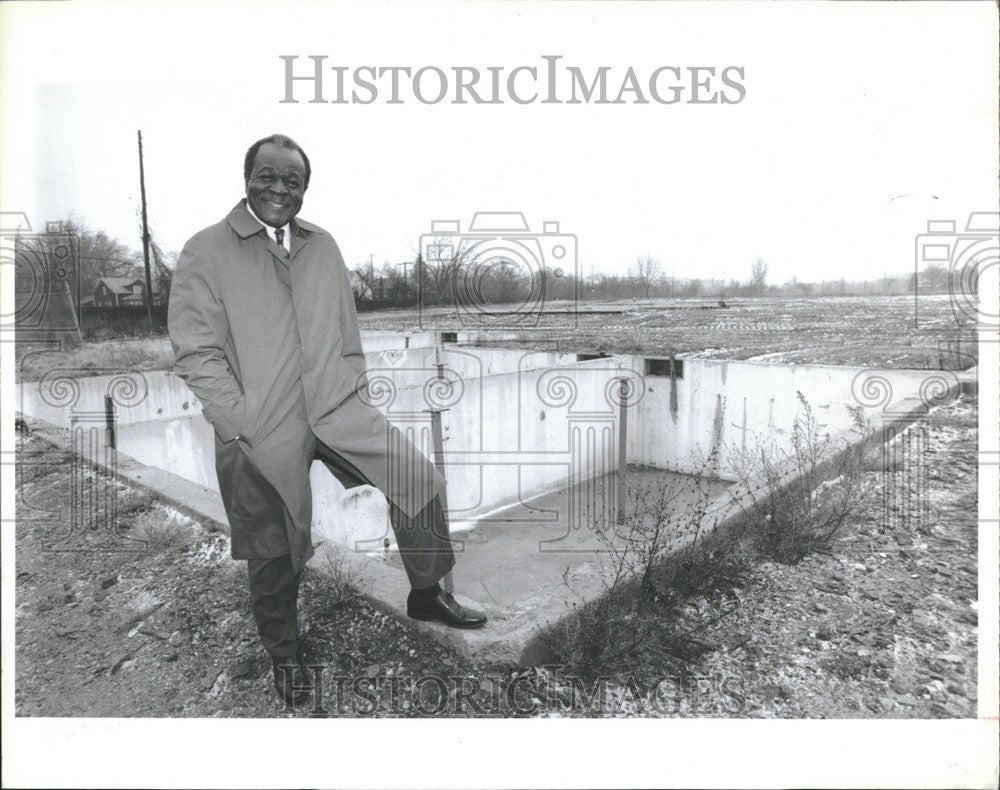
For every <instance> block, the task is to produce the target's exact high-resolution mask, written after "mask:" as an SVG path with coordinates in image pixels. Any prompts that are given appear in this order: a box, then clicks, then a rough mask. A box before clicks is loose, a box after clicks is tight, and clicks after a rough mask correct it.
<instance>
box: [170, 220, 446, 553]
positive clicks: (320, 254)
mask: <svg viewBox="0 0 1000 790" xmlns="http://www.w3.org/2000/svg"><path fill="white" fill-rule="evenodd" d="M279 267H286V268H285V269H281V268H279ZM167 326H168V331H169V333H170V341H171V344H172V346H173V350H174V355H175V364H174V372H175V373H176V374H177V375H178V376H180V377H181V378H182V379H183V380H184V381H185V382H186V383H187V385H188V387H189V388H190V389H191V391H192V392H193V393H194V394H195V396H196V397H197V398H198V400H199V401H200V402H201V404H202V408H203V414H204V416H205V418H206V419H207V420H208V421H209V422H210V423H212V425H213V427H214V429H215V433H216V461H217V463H216V468H217V470H218V471H219V485H220V488H221V489H222V495H223V501H224V502H225V503H226V509H227V514H228V515H229V520H230V528H231V530H232V545H233V557H235V558H237V559H266V558H268V557H274V556H279V555H281V554H285V553H289V551H290V552H291V554H292V561H293V565H294V566H295V567H296V569H299V568H301V567H302V565H304V564H305V562H306V560H308V559H309V557H310V556H312V553H313V547H312V540H311V535H310V526H311V523H312V491H311V488H310V485H309V467H310V465H311V462H312V450H313V448H314V446H315V444H314V442H315V439H316V438H318V439H319V440H321V441H322V442H323V443H324V444H326V445H327V446H328V447H330V448H332V449H334V450H335V451H336V452H337V453H339V454H340V455H342V456H343V457H344V458H346V459H347V460H348V461H349V462H350V463H352V464H353V465H354V466H356V467H357V468H358V469H359V470H360V471H361V472H363V473H364V475H365V476H366V477H367V478H368V479H369V480H370V481H371V482H372V483H373V484H374V485H375V486H376V487H377V488H379V489H380V490H381V491H382V492H383V493H384V494H385V495H386V497H387V499H389V501H391V502H393V503H394V504H395V505H396V506H397V507H399V508H400V509H401V510H402V511H404V512H405V513H406V514H407V515H408V516H410V517H411V518H413V517H415V516H416V515H417V513H419V511H420V510H422V509H423V508H424V506H426V505H427V504H428V503H429V502H430V501H431V500H432V499H433V498H434V496H436V495H438V494H440V493H442V492H443V491H444V490H445V481H444V478H443V477H442V475H441V474H440V473H439V472H438V471H437V470H436V469H435V468H434V465H433V464H432V463H431V461H430V460H429V459H428V458H427V457H426V456H424V455H423V454H422V453H421V452H420V451H419V450H418V449H417V448H416V447H415V446H414V445H413V444H412V443H411V442H410V441H409V440H408V439H407V438H406V437H405V436H404V435H403V434H402V433H401V432H400V431H399V430H397V429H396V428H395V427H393V426H392V425H391V424H390V423H389V422H388V421H387V420H386V418H385V417H384V416H383V415H382V413H381V412H379V411H378V410H377V409H376V408H375V407H374V406H372V405H370V404H369V403H368V402H367V401H366V399H365V398H364V397H363V396H364V384H365V357H364V353H363V351H362V348H361V335H360V332H359V329H358V321H357V314H356V312H355V306H354V295H353V293H352V291H351V287H350V279H349V274H348V271H347V267H346V266H345V264H344V260H343V258H342V257H341V254H340V250H339V248H338V247H337V243H336V242H335V241H334V239H333V237H332V236H331V235H330V234H329V233H327V232H326V231H325V230H323V229H322V228H320V227H318V226H316V225H313V224H312V223H309V222H305V221H304V220H299V219H293V220H292V221H291V253H290V255H289V257H287V258H286V257H285V256H284V250H283V249H282V248H280V247H279V246H278V245H277V244H275V243H274V242H273V241H272V240H271V239H270V238H269V237H268V235H267V234H266V232H265V230H264V227H263V226H262V225H261V224H260V223H259V222H257V220H255V219H254V218H253V217H252V216H250V213H249V212H248V211H247V208H246V203H245V201H241V202H240V203H238V204H237V205H236V206H235V207H234V208H233V210H232V211H231V212H230V213H229V215H228V216H227V217H226V218H225V219H224V220H223V221H221V222H219V223H217V224H215V225H212V226H211V227H208V228H206V229H205V230H203V231H201V232H199V233H197V234H195V236H193V237H192V238H191V239H190V240H189V241H188V243H187V244H186V245H185V246H184V249H183V250H182V252H181V255H180V259H179V260H178V263H177V268H176V271H175V272H174V276H173V282H172V285H171V290H170V303H169V307H168V318H167ZM359 388H360V390H361V393H360V394H359V393H358V392H357V391H358V390H359ZM313 434H315V437H314V436H313ZM236 436H240V437H241V438H240V439H239V440H237V439H236V438H235V437H236ZM236 447H238V448H239V450H240V453H239V454H235V448H236ZM258 474H259V475H260V476H262V477H263V478H264V479H265V480H266V481H267V483H269V484H270V485H271V486H273V489H274V491H275V492H276V493H277V494H278V496H279V497H280V500H281V504H280V506H279V505H278V503H274V502H272V503H271V508H270V509H271V511H273V512H272V513H271V514H270V515H269V514H268V513H267V512H266V510H267V508H264V507H263V503H260V502H257V501H255V497H254V496H252V495H247V496H244V497H241V483H243V482H244V481H246V480H247V479H248V477H253V476H256V475H258ZM250 487H252V485H250V484H248V485H247V488H250ZM256 499H259V497H256ZM279 511H283V518H276V517H274V514H275V513H277V512H279Z"/></svg>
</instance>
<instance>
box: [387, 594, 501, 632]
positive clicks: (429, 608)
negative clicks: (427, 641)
mask: <svg viewBox="0 0 1000 790" xmlns="http://www.w3.org/2000/svg"><path fill="white" fill-rule="evenodd" d="M406 613H407V614H408V615H409V616H410V617H412V618H413V619H414V620H427V621H432V622H438V623H444V624H445V625H450V626H451V627H452V628H480V627H481V626H483V625H485V624H486V615H485V614H483V613H482V612H477V611H476V610H475V609H466V608H465V607H464V606H462V604H460V603H459V602H458V601H456V600H455V596H453V595H452V594H451V593H450V592H447V591H446V590H442V591H441V592H439V593H437V594H436V595H434V596H432V597H426V598H425V597H423V596H417V595H414V594H413V593H410V596H409V597H408V598H407V599H406Z"/></svg>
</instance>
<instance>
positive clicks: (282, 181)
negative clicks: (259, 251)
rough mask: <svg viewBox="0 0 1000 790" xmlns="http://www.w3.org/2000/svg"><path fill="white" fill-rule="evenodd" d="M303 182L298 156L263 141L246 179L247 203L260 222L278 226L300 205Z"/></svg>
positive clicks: (304, 175) (303, 168) (296, 210)
mask: <svg viewBox="0 0 1000 790" xmlns="http://www.w3.org/2000/svg"><path fill="white" fill-rule="evenodd" d="M305 184H306V164H305V162H304V161H303V159H302V155H301V154H300V153H299V152H298V151H295V150H293V149H291V148H282V147H279V146H276V145H274V144H273V143H264V145H262V146H261V147H260V150H259V151H257V158H256V159H254V163H253V168H252V169H251V170H250V178H249V179H248V180H247V202H248V203H249V204H250V207H251V208H252V209H253V210H254V213H255V214H256V215H257V216H258V217H260V218H261V219H262V220H264V222H266V223H267V224H268V225H270V226H271V227H273V228H280V227H282V226H284V225H285V224H286V223H287V222H288V221H289V220H290V219H291V218H292V217H294V216H295V215H296V214H298V213H299V210H300V209H301V208H302V198H303V196H304V195H305V193H306V186H305Z"/></svg>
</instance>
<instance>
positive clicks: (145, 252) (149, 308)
mask: <svg viewBox="0 0 1000 790" xmlns="http://www.w3.org/2000/svg"><path fill="white" fill-rule="evenodd" d="M137 134H138V135H139V194H140V195H141V196H142V261H143V264H144V265H145V267H146V320H147V321H148V322H149V333H150V334H152V333H153V277H152V275H151V274H150V273H149V222H148V220H147V219H146V171H145V168H144V167H143V164H142V130H141V129H140V130H139V131H138V133H137Z"/></svg>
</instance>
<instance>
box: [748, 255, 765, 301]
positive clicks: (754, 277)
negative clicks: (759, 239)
mask: <svg viewBox="0 0 1000 790" xmlns="http://www.w3.org/2000/svg"><path fill="white" fill-rule="evenodd" d="M767 269H768V266H767V261H765V260H764V259H763V258H758V259H757V260H755V261H754V262H753V267H752V268H751V270H750V290H751V292H752V293H755V294H763V293H766V292H767Z"/></svg>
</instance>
